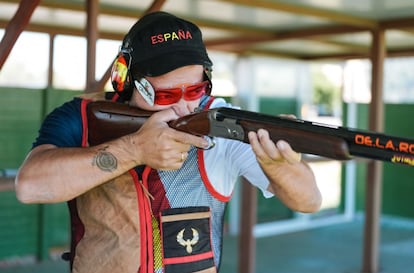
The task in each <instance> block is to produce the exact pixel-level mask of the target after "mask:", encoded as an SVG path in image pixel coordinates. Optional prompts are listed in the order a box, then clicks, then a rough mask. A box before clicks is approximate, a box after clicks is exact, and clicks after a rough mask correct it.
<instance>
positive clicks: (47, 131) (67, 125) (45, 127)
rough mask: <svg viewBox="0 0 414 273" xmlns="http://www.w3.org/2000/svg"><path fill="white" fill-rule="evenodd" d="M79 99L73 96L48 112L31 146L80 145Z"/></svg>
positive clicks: (80, 117) (80, 118)
mask: <svg viewBox="0 0 414 273" xmlns="http://www.w3.org/2000/svg"><path fill="white" fill-rule="evenodd" d="M81 101H82V100H81V99H79V98H75V99H73V100H71V101H69V102H66V103H64V104H63V105H62V106H60V107H58V108H56V109H54V110H53V111H52V112H51V113H50V114H48V115H47V116H46V118H45V120H44V121H43V123H42V125H41V127H40V130H39V135H38V137H37V138H36V140H35V142H34V143H33V148H34V147H36V146H39V145H42V144H53V145H56V146H58V147H80V146H81V144H82V115H81Z"/></svg>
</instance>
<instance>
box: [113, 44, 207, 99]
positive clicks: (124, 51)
mask: <svg viewBox="0 0 414 273" xmlns="http://www.w3.org/2000/svg"><path fill="white" fill-rule="evenodd" d="M129 44H130V43H129V40H128V39H127V40H126V42H125V43H124V44H123V45H122V47H121V49H120V50H119V53H118V55H117V56H116V58H115V60H114V63H113V65H112V69H111V83H112V87H113V88H114V90H115V92H116V94H117V96H116V97H114V98H113V99H114V100H117V98H118V97H120V98H121V99H122V100H129V98H130V97H131V95H132V91H133V90H134V85H133V79H132V75H131V70H130V68H131V63H132V56H131V52H132V48H131V47H129ZM124 45H125V46H124ZM211 72H212V67H211V65H204V78H205V80H208V81H209V82H210V86H209V88H208V90H207V92H206V93H207V95H210V93H211V89H212V82H211ZM138 83H141V81H138ZM148 84H150V83H149V82H148ZM151 88H152V87H151Z"/></svg>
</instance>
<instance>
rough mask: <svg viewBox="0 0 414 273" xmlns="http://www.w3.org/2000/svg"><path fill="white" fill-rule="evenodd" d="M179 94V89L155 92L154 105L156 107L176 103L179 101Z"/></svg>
mask: <svg viewBox="0 0 414 273" xmlns="http://www.w3.org/2000/svg"><path fill="white" fill-rule="evenodd" d="M181 93H182V91H181V89H180V88H175V89H169V90H159V91H155V99H154V103H155V104H158V105H168V104H173V103H176V102H178V101H179V100H180V99H181Z"/></svg>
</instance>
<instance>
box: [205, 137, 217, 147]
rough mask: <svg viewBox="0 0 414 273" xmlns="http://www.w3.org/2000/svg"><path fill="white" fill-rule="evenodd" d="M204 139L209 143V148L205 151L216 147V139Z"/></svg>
mask: <svg viewBox="0 0 414 273" xmlns="http://www.w3.org/2000/svg"><path fill="white" fill-rule="evenodd" d="M204 139H205V140H207V141H208V146H207V147H206V148H204V149H203V150H210V149H213V148H214V146H216V141H215V140H214V137H210V136H204Z"/></svg>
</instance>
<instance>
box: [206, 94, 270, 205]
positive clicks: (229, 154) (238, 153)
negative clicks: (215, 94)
mask: <svg viewBox="0 0 414 273" xmlns="http://www.w3.org/2000/svg"><path fill="white" fill-rule="evenodd" d="M217 107H231V108H236V107H234V106H232V105H231V104H229V103H227V102H226V101H225V100H224V99H221V98H217V99H215V100H214V101H213V103H212V104H211V105H210V109H211V108H217ZM214 141H215V143H216V144H215V146H214V147H213V148H212V149H210V150H206V151H204V164H205V169H206V174H207V177H208V179H209V180H210V182H211V183H212V186H213V187H214V189H215V191H217V192H218V193H220V194H221V195H223V196H227V197H228V196H230V195H231V194H232V192H233V189H234V186H235V183H236V182H237V178H238V177H240V176H243V177H244V178H246V179H247V180H248V181H249V182H250V183H251V184H253V185H254V186H256V187H257V188H259V189H260V190H261V191H262V192H263V195H264V196H265V197H266V198H269V197H272V196H273V194H272V193H271V192H269V191H268V190H267V188H268V186H269V180H268V179H267V177H266V175H265V174H264V173H263V171H262V169H261V167H260V165H259V163H258V162H257V160H256V155H255V154H254V153H253V150H252V148H251V146H250V145H249V144H246V143H243V142H241V141H238V140H231V139H225V138H218V137H217V138H214Z"/></svg>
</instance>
